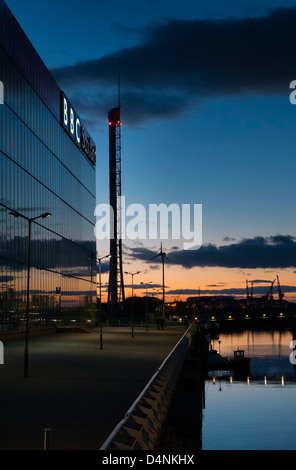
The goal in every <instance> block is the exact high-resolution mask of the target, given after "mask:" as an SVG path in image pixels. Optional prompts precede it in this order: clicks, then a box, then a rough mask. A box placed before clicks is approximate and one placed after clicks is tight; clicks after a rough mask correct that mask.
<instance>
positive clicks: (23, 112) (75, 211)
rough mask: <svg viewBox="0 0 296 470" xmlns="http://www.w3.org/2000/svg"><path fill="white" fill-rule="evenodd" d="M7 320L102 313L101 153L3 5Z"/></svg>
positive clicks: (0, 150) (0, 134)
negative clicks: (25, 315) (98, 238)
mask: <svg viewBox="0 0 296 470" xmlns="http://www.w3.org/2000/svg"><path fill="white" fill-rule="evenodd" d="M0 81H1V82H2V85H1V99H2V98H3V103H2V100H1V101H0V122H1V127H0V154H1V161H0V175H1V184H0V210H1V230H0V309H1V310H0V323H1V319H2V322H4V321H5V320H7V318H11V317H13V318H14V319H15V318H16V319H18V318H21V314H22V312H24V310H25V300H26V282H27V249H28V223H27V221H26V220H25V219H24V218H21V217H18V218H15V217H11V216H10V215H9V213H10V212H11V211H17V212H18V213H20V214H23V215H24V216H26V217H29V218H33V217H36V216H38V215H40V214H42V213H46V212H50V213H51V214H52V215H51V217H50V218H48V219H43V218H39V219H37V220H36V221H35V222H34V223H33V224H32V236H31V240H32V241H31V266H32V268H31V284H30V293H31V297H30V313H31V314H32V318H35V319H36V321H39V320H40V321H44V322H46V321H47V320H48V319H56V318H68V320H69V321H70V320H71V319H75V318H76V319H88V318H91V316H92V315H94V314H95V307H96V298H97V292H96V242H95V236H94V225H95V220H94V208H95V204H96V198H95V164H96V148H95V144H94V142H93V141H92V139H91V137H90V135H89V134H88V133H87V131H86V129H85V128H84V126H83V123H82V121H81V120H80V118H79V115H78V114H77V112H76V111H75V110H74V108H73V107H72V105H71V103H70V102H69V100H68V99H67V97H66V95H64V94H63V93H62V92H61V90H60V88H59V86H58V84H57V83H56V82H55V80H54V78H53V77H52V75H51V74H50V72H49V71H48V69H47V68H46V66H45V65H44V63H43V62H42V60H41V58H40V57H39V56H38V54H37V52H36V51H35V49H34V48H33V46H32V44H31V43H30V41H29V39H28V38H27V37H26V35H25V33H24V32H23V30H22V29H21V27H20V26H19V24H18V23H17V21H16V19H15V18H14V16H13V15H12V13H11V12H10V10H9V9H8V7H7V5H6V4H5V2H4V1H3V0H0Z"/></svg>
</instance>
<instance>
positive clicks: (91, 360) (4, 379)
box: [0, 327, 185, 450]
mask: <svg viewBox="0 0 296 470" xmlns="http://www.w3.org/2000/svg"><path fill="white" fill-rule="evenodd" d="M184 331H185V329H184V328H183V327H171V328H170V327H168V328H167V329H164V330H157V329H156V328H155V329H154V328H150V330H149V331H148V332H147V331H146V330H145V328H135V334H134V338H132V337H131V329H130V328H127V327H106V328H104V330H103V349H100V338H99V336H100V335H99V331H98V330H96V329H90V330H89V331H88V332H69V331H68V332H67V333H64V334H63V333H55V334H48V335H45V336H39V337H30V338H29V376H28V377H24V366H23V364H24V360H23V357H24V338H18V339H15V340H9V341H3V343H4V364H3V365H0V450H42V448H43V429H44V428H51V429H52V449H53V450H98V449H99V448H100V446H101V445H102V444H103V442H104V441H105V439H106V438H107V437H108V436H109V434H110V433H111V431H112V430H113V429H114V427H115V426H116V425H117V424H118V422H119V421H120V420H121V419H122V418H123V416H124V414H125V412H126V411H127V410H128V408H129V407H130V406H131V404H132V403H133V402H134V400H135V399H136V398H137V396H138V395H139V393H140V392H141V391H142V389H143V388H144V387H145V385H146V384H147V382H148V381H149V379H150V378H151V377H152V375H153V374H154V373H155V372H156V370H157V368H158V366H159V365H160V364H161V363H162V361H163V360H164V359H165V357H166V356H167V355H168V354H169V352H170V351H171V350H172V348H173V347H174V345H175V344H176V343H177V342H178V340H179V339H180V338H181V336H182V335H183V333H184ZM0 339H1V337H0Z"/></svg>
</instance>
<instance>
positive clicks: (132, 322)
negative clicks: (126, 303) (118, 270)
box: [124, 271, 141, 338]
mask: <svg viewBox="0 0 296 470" xmlns="http://www.w3.org/2000/svg"><path fill="white" fill-rule="evenodd" d="M124 274H130V275H131V276H132V315H131V324H132V338H133V337H134V276H135V275H136V274H141V271H137V272H136V273H129V272H127V271H124Z"/></svg>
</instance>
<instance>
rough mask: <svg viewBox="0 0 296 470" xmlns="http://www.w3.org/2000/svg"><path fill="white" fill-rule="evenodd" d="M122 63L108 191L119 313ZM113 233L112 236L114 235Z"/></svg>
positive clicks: (113, 288)
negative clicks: (111, 210) (111, 211)
mask: <svg viewBox="0 0 296 470" xmlns="http://www.w3.org/2000/svg"><path fill="white" fill-rule="evenodd" d="M120 106H121V105H120V63H119V64H118V106H117V107H116V108H113V109H111V110H110V111H109V113H108V121H109V192H110V199H109V201H110V206H111V207H112V209H113V220H112V214H111V237H110V255H111V257H110V271H109V289H108V306H109V310H110V311H111V313H116V311H117V305H118V303H119V302H120V301H124V300H125V296H124V281H123V269H122V237H121V233H122V230H121V121H120ZM112 234H113V238H112Z"/></svg>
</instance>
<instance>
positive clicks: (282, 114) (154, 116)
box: [6, 0, 296, 300]
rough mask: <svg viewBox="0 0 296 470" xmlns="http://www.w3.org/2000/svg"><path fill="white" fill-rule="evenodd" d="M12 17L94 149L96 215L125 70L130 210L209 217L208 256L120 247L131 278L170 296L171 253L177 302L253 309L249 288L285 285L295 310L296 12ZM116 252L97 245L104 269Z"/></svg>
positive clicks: (275, 8) (163, 6)
mask: <svg viewBox="0 0 296 470" xmlns="http://www.w3.org/2000/svg"><path fill="white" fill-rule="evenodd" d="M6 3H7V5H8V6H9V8H10V9H11V11H12V12H13V14H14V15H15V17H16V18H17V20H18V22H19V23H20V25H21V26H22V28H23V29H24V31H25V33H26V35H27V36H28V37H29V39H30V41H31V42H32V44H33V45H34V47H35V48H36V50H37V52H38V53H39V55H40V56H41V58H42V59H43V61H44V62H45V64H46V66H47V67H48V68H49V69H50V70H51V71H52V73H53V75H54V77H55V78H56V80H57V82H58V84H59V86H60V87H61V89H63V91H64V92H65V93H66V95H67V96H68V97H69V98H70V99H71V101H72V103H73V105H74V107H75V109H76V110H77V112H78V113H79V114H80V116H81V117H82V118H83V120H84V121H85V123H86V125H87V128H88V130H89V132H90V133H91V135H92V137H93V139H94V140H95V142H96V144H97V203H98V204H100V203H108V202H109V160H108V159H109V155H108V145H109V143H108V120H107V114H108V111H109V110H110V109H111V108H113V107H115V106H116V105H117V102H118V85H117V65H118V59H119V58H120V64H121V105H122V108H121V120H122V141H121V143H122V194H123V195H124V196H125V198H126V204H131V203H138V204H142V205H143V206H144V207H146V208H147V209H148V205H149V204H152V203H154V204H160V203H165V204H167V205H170V204H173V203H176V204H179V205H181V204H191V205H193V204H202V206H203V226H202V246H201V248H200V249H199V250H184V249H183V243H182V242H181V241H180V240H160V239H159V240H140V241H134V242H132V241H126V242H125V243H124V257H123V262H124V270H126V271H130V272H135V271H138V270H141V271H142V274H141V276H137V278H135V284H139V283H140V282H149V281H153V284H155V285H159V286H161V263H160V258H158V259H157V260H156V262H151V260H150V258H151V257H152V256H154V255H155V254H157V252H158V251H159V248H160V242H161V241H162V242H163V248H164V251H166V252H167V254H168V257H169V259H170V262H169V263H167V265H166V274H165V284H166V291H167V300H169V299H174V298H178V296H179V293H180V292H181V295H180V298H181V299H182V300H185V299H186V298H187V297H188V296H190V295H196V294H197V292H198V288H199V289H200V293H201V294H204V293H205V294H209V293H213V294H228V295H229V294H233V295H240V296H243V295H244V294H245V283H246V279H249V280H253V281H254V293H255V295H263V294H264V293H265V292H266V290H267V289H268V287H269V285H270V282H271V281H272V280H273V279H275V277H276V275H277V274H278V275H279V277H280V281H281V284H282V288H283V291H284V293H285V299H287V300H288V299H291V300H296V287H295V280H296V234H295V170H296V168H295V167H296V165H295V150H296V143H295V128H296V105H293V104H291V102H290V100H289V96H290V93H291V92H292V90H291V89H289V85H290V82H292V81H293V80H296V65H295V47H294V43H295V24H296V0H295V1H292V0H281V1H280V0H274V1H271V0H269V1H267V0H266V1H265V0H262V1H261V2H258V1H255V0H246V1H239V2H238V1H237V0H236V1H234V0H233V1H225V2H221V1H220V0H208V1H207V2H205V1H204V2H201V1H193V0H191V1H189V0H183V1H182V2H169V1H167V0H149V1H146V0H145V1H143V0H142V1H141V2H139V1H134V0H126V1H125V2H119V1H117V0H115V1H113V2H101V1H97V0H85V1H84V2H81V1H79V0H63V1H58V0H27V1H26V2H24V1H23V0H6ZM108 250H109V246H108V243H107V242H102V243H100V244H99V245H98V256H104V255H105V254H107V253H108ZM154 261H155V260H154ZM107 281H108V277H107V274H104V277H103V282H104V283H106V282H107ZM130 283H131V279H130V276H127V277H126V278H125V284H126V285H127V293H126V294H127V295H130V289H129V287H128V286H129V285H130ZM136 287H141V290H137V293H139V294H141V293H142V292H144V291H143V290H142V287H143V286H136ZM275 293H276V289H275Z"/></svg>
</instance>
